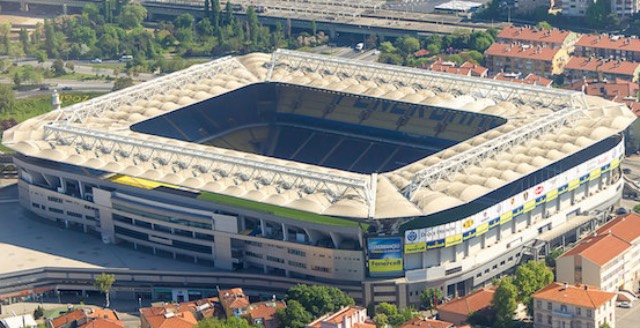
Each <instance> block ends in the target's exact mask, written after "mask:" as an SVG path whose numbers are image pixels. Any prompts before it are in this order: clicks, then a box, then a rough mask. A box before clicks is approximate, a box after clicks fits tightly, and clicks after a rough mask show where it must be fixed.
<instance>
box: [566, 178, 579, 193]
mask: <svg viewBox="0 0 640 328" xmlns="http://www.w3.org/2000/svg"><path fill="white" fill-rule="evenodd" d="M579 186H580V179H575V180H573V181H570V182H569V191H571V190H575V189H578V187H579Z"/></svg>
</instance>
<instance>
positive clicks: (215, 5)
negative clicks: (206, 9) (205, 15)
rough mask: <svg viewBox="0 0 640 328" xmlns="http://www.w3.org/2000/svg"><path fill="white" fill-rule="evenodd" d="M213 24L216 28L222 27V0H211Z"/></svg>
mask: <svg viewBox="0 0 640 328" xmlns="http://www.w3.org/2000/svg"><path fill="white" fill-rule="evenodd" d="M227 3H228V1H227ZM211 25H213V27H214V28H215V29H218V28H219V27H220V0H211Z"/></svg>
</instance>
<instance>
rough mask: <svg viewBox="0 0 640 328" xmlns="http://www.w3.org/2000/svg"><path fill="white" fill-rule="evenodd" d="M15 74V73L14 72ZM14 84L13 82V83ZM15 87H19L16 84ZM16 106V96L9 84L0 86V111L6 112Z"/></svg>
mask: <svg viewBox="0 0 640 328" xmlns="http://www.w3.org/2000/svg"><path fill="white" fill-rule="evenodd" d="M16 74H17V72H16ZM14 82H15V81H14ZM16 85H18V86H19V85H20V84H19V83H17V84H16ZM15 105H16V94H15V92H14V91H13V88H11V85H9V84H0V111H2V112H5V113H6V112H7V111H9V110H12V109H13V108H14V106H15Z"/></svg>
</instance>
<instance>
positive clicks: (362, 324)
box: [306, 305, 376, 328]
mask: <svg viewBox="0 0 640 328" xmlns="http://www.w3.org/2000/svg"><path fill="white" fill-rule="evenodd" d="M306 327H307V328H375V327H376V325H375V324H374V323H373V322H371V321H370V320H369V319H368V318H367V309H366V308H363V307H360V306H353V305H352V306H347V307H343V308H342V309H340V311H338V312H335V313H329V314H326V315H323V316H322V317H320V318H318V319H316V320H315V321H313V322H311V323H310V324H308V325H307V326H306Z"/></svg>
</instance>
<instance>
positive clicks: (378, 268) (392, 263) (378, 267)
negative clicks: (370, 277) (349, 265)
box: [369, 259, 402, 272]
mask: <svg viewBox="0 0 640 328" xmlns="http://www.w3.org/2000/svg"><path fill="white" fill-rule="evenodd" d="M393 271H402V259H381V260H369V272H393Z"/></svg>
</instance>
